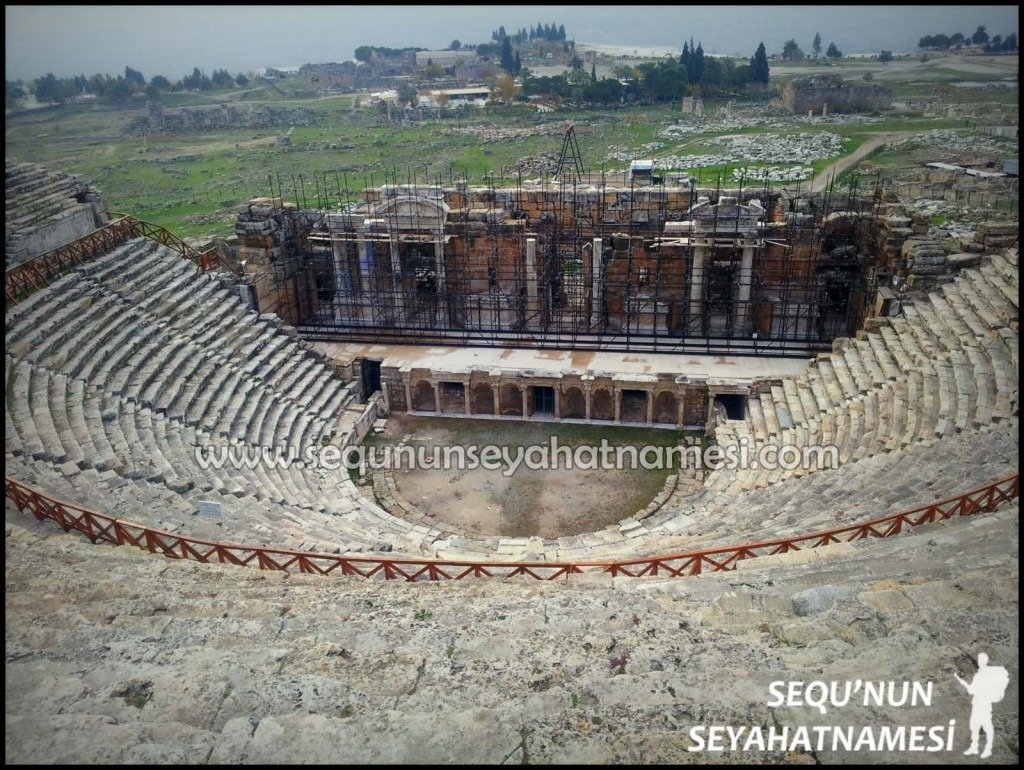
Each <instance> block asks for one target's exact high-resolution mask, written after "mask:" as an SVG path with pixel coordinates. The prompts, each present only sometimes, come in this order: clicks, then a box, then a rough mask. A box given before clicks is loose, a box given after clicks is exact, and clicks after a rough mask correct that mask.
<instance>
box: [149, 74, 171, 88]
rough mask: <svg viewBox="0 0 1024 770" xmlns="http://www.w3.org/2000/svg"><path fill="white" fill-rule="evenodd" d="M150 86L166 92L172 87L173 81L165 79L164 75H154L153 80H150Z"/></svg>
mask: <svg viewBox="0 0 1024 770" xmlns="http://www.w3.org/2000/svg"><path fill="white" fill-rule="evenodd" d="M149 84H150V85H151V86H156V87H157V88H159V89H160V90H161V91H166V90H167V89H168V88H170V87H171V81H170V80H168V79H167V78H165V77H164V76H163V75H154V76H153V77H152V78H150V79H149Z"/></svg>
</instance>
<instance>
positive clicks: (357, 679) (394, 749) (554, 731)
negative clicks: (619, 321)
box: [5, 506, 1019, 764]
mask: <svg viewBox="0 0 1024 770" xmlns="http://www.w3.org/2000/svg"><path fill="white" fill-rule="evenodd" d="M1017 522H1018V510H1017V508H1016V506H1013V507H1009V508H1005V509H1003V510H1001V511H998V512H996V513H994V514H987V515H984V516H979V517H974V518H970V519H963V520H958V521H954V522H950V523H946V524H940V525H935V526H933V527H930V528H926V529H922V530H919V531H918V532H917V533H916V534H912V535H904V536H900V537H897V538H892V539H890V540H886V541H870V542H866V543H862V544H859V545H854V546H835V547H832V548H829V549H824V550H821V551H816V552H814V553H813V556H809V555H808V554H792V555H787V556H780V557H773V558H771V559H766V560H754V561H751V562H746V563H744V565H743V567H744V568H743V569H741V570H740V571H738V572H732V573H720V574H712V575H705V576H701V577H698V578H683V579H678V580H665V579H661V578H653V579H639V580H633V579H627V580H616V581H614V582H613V581H611V580H610V579H604V580H602V579H599V578H598V579H595V578H594V577H587V579H585V580H578V581H570V582H558V583H535V582H523V581H504V582H503V581H496V580H471V581H468V582H458V583H444V584H431V585H424V584H416V585H409V584H398V583H384V582H377V581H366V580H362V579H349V578H343V577H337V578H318V577H313V576H295V575H292V576H289V575H287V574H278V573H260V572H256V571H250V570H247V569H242V568H236V567H229V566H206V565H199V564H194V563H185V562H175V561H169V560H165V559H163V558H160V557H154V556H150V555H147V554H143V553H141V552H138V551H134V550H129V549H127V548H119V549H115V548H110V547H106V546H92V545H90V544H89V543H88V542H86V541H84V540H83V539H81V538H79V537H77V536H74V535H65V534H63V533H60V532H59V530H55V529H54V528H53V527H52V526H50V525H37V524H36V523H35V522H34V520H33V519H31V518H29V517H27V516H25V515H24V514H21V513H17V512H11V511H8V517H7V527H6V541H5V542H6V549H5V550H6V594H5V595H6V621H7V623H6V626H7V628H6V650H7V659H6V714H5V723H6V724H5V726H6V737H5V758H6V760H7V761H8V762H47V763H49V762H71V761H74V762H172V761H173V762H246V763H276V762H339V761H345V762H459V763H462V762H502V761H506V762H533V763H537V762H571V761H581V762H586V761H589V762H651V763H654V762H678V763H690V762H697V761H708V760H710V761H716V760H726V761H729V760H731V761H737V762H759V761H760V762H764V761H768V762H779V761H785V760H787V759H788V760H789V761H793V762H813V761H814V760H815V759H817V760H818V761H819V762H821V763H823V764H829V763H839V762H852V761H863V762H868V763H875V762H887V763H888V762H896V763H908V762H915V761H921V760H922V755H921V754H910V753H904V754H900V753H898V752H882V753H875V754H870V753H865V752H861V753H852V752H841V751H840V752H832V751H824V752H818V753H817V756H816V757H813V756H809V755H803V754H796V755H792V756H790V757H785V756H784V755H782V754H781V753H780V752H774V753H758V752H754V751H751V752H746V753H743V752H740V753H736V754H733V753H729V752H726V753H724V754H707V753H691V752H688V751H687V747H688V746H689V745H690V739H689V728H690V727H691V726H694V725H712V724H732V725H763V726H765V727H767V726H770V725H772V724H773V723H774V724H778V725H780V726H786V725H788V726H790V728H791V729H795V727H796V726H798V725H801V724H803V725H818V724H838V725H847V724H850V725H863V724H874V725H878V724H893V725H899V724H927V725H939V724H942V725H945V724H946V723H947V722H948V720H949V719H953V718H955V719H957V722H958V727H957V732H956V741H955V744H956V749H955V751H953V752H940V753H938V754H927V755H924V756H926V757H927V759H928V760H929V761H932V762H942V763H948V764H956V763H959V762H960V761H961V760H962V759H963V757H962V755H961V752H962V751H963V750H964V749H965V748H966V745H967V734H966V723H967V717H968V713H969V700H968V697H967V695H966V694H965V693H964V692H963V691H962V690H961V689H960V687H959V685H957V684H956V682H955V681H954V680H953V678H952V672H953V671H957V672H959V673H960V674H961V676H965V677H967V678H969V677H970V676H971V675H973V672H974V670H975V663H974V659H975V658H976V656H977V654H978V653H979V652H986V653H987V654H988V655H989V656H990V658H991V663H992V664H994V665H1004V666H1006V667H1007V669H1008V670H1009V673H1010V688H1009V690H1008V692H1007V694H1006V697H1005V699H1004V700H1003V701H1002V702H1001V703H998V704H996V706H995V707H994V723H995V729H996V740H995V744H994V753H993V756H992V761H996V762H1013V761H1015V760H1016V750H1017V749H1016V747H1017V741H1018V732H1017V731H1018V726H1017V721H1018V685H1017V682H1018V677H1019V668H1018V662H1017V661H1018V658H1017V647H1018V632H1017V626H1018V607H1017V602H1018V584H1017V579H1016V578H1017V568H1018V548H1017V542H1018V526H1017ZM826 588H827V589H829V592H830V593H833V594H834V596H833V600H832V601H831V603H830V604H829V606H827V607H821V608H820V609H819V611H817V612H815V614H813V615H806V614H804V613H803V612H801V611H800V609H799V607H800V605H799V599H800V597H806V596H807V595H808V591H812V592H813V591H817V592H821V591H822V590H824V589H826ZM816 679H817V680H823V681H833V680H836V681H840V682H845V681H847V680H851V681H854V680H857V679H861V680H872V681H880V680H881V681H890V680H891V681H895V682H897V683H902V682H904V681H920V682H929V681H931V682H933V683H934V697H933V701H932V704H931V705H930V706H923V705H918V706H916V707H903V708H893V707H890V706H885V707H872V708H871V709H865V708H863V706H861V705H857V706H848V707H846V708H844V709H839V710H834V711H831V712H830V713H829V714H828V715H821V714H819V713H818V712H816V711H814V710H811V709H808V708H806V707H787V706H780V707H777V708H769V707H768V706H767V702H768V700H769V693H768V689H767V687H768V684H769V683H770V682H771V681H776V680H782V681H787V682H788V681H803V682H809V681H811V680H816Z"/></svg>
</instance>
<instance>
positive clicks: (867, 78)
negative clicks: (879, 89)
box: [864, 72, 875, 83]
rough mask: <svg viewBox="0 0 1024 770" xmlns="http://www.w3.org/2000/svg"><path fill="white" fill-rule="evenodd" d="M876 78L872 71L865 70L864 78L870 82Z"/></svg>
mask: <svg viewBox="0 0 1024 770" xmlns="http://www.w3.org/2000/svg"><path fill="white" fill-rule="evenodd" d="M874 79H875V76H874V75H873V74H872V73H870V72H865V73H864V80H866V81H867V82H868V83H870V82H871V81H872V80H874Z"/></svg>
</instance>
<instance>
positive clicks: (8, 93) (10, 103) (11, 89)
mask: <svg viewBox="0 0 1024 770" xmlns="http://www.w3.org/2000/svg"><path fill="white" fill-rule="evenodd" d="M24 98H25V89H24V88H23V87H22V82H21V81H20V80H13V81H12V80H5V81H4V105H5V106H7V107H16V106H17V104H18V102H19V101H21V100H22V99H24Z"/></svg>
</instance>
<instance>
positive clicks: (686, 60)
mask: <svg viewBox="0 0 1024 770" xmlns="http://www.w3.org/2000/svg"><path fill="white" fill-rule="evenodd" d="M679 63H680V64H682V65H683V69H685V70H686V72H687V73H689V72H690V44H689V43H683V53H682V55H681V56H680V57H679Z"/></svg>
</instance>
